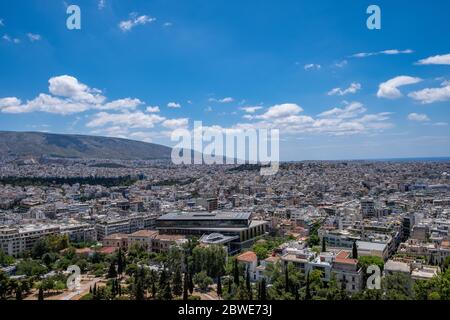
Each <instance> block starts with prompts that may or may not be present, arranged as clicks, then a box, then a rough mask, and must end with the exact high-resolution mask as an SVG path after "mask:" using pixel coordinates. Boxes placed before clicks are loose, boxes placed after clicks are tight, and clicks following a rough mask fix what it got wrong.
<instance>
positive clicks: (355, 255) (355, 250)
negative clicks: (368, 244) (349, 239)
mask: <svg viewBox="0 0 450 320" xmlns="http://www.w3.org/2000/svg"><path fill="white" fill-rule="evenodd" d="M352 258H353V259H358V245H357V244H356V241H353V248H352Z"/></svg>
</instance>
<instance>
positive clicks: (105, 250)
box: [98, 247, 118, 254]
mask: <svg viewBox="0 0 450 320" xmlns="http://www.w3.org/2000/svg"><path fill="white" fill-rule="evenodd" d="M117 250H118V248H116V247H103V248H101V249H100V250H98V252H100V253H104V254H111V253H114V252H116V251H117Z"/></svg>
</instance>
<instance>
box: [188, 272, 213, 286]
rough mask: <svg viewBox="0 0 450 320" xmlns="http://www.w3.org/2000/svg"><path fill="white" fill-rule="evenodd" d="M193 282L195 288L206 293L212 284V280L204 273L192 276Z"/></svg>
mask: <svg viewBox="0 0 450 320" xmlns="http://www.w3.org/2000/svg"><path fill="white" fill-rule="evenodd" d="M193 281H194V283H195V285H197V287H198V288H199V289H200V290H202V291H207V290H208V288H209V286H210V285H212V284H213V280H212V279H211V278H210V277H208V275H207V274H206V272H205V271H201V272H199V273H196V274H195V275H194V279H193Z"/></svg>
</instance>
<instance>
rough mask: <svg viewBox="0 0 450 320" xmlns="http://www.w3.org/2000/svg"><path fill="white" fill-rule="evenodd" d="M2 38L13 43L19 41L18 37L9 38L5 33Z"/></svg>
mask: <svg viewBox="0 0 450 320" xmlns="http://www.w3.org/2000/svg"><path fill="white" fill-rule="evenodd" d="M2 39H3V40H5V41H7V42H11V43H14V44H19V43H20V39H17V38H11V37H10V36H9V35H7V34H5V35H3V37H2Z"/></svg>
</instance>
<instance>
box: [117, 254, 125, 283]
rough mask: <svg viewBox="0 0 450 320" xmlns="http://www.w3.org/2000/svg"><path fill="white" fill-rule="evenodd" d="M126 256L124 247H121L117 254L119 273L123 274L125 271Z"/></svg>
mask: <svg viewBox="0 0 450 320" xmlns="http://www.w3.org/2000/svg"><path fill="white" fill-rule="evenodd" d="M124 260H125V259H124V256H123V253H122V248H119V252H118V254H117V273H118V274H119V275H120V276H122V274H123V271H124V269H125V263H124V262H125V261H124Z"/></svg>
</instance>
